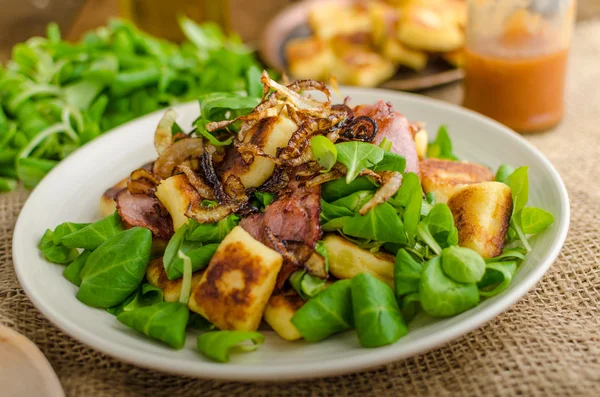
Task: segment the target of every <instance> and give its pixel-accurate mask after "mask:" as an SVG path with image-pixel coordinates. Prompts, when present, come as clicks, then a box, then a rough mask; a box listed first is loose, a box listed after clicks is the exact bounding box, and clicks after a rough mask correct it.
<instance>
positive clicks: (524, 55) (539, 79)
mask: <svg viewBox="0 0 600 397" xmlns="http://www.w3.org/2000/svg"><path fill="white" fill-rule="evenodd" d="M565 32H567V30H566V29H557V28H556V27H552V26H551V25H550V24H548V23H546V21H544V20H543V19H542V18H541V17H539V16H536V15H532V14H530V13H528V12H527V11H525V10H522V12H517V13H515V14H514V15H513V17H512V18H509V21H508V23H507V24H506V25H505V26H504V31H503V33H501V34H500V35H498V36H495V37H490V36H488V37H474V38H472V40H470V42H469V43H468V44H467V48H466V51H465V53H466V57H465V82H464V87H465V98H464V103H463V104H464V106H466V107H468V108H470V109H472V110H475V111H477V112H479V113H483V114H485V115H486V116H489V117H491V118H493V119H495V120H497V121H499V122H501V123H503V124H505V125H507V126H508V127H510V128H512V129H514V130H516V131H518V132H521V133H531V132H538V131H543V130H547V129H549V128H551V127H553V126H555V125H556V124H558V123H559V122H560V120H561V119H562V117H563V115H564V102H563V101H564V90H565V77H566V69H567V58H568V40H564V37H565Z"/></svg>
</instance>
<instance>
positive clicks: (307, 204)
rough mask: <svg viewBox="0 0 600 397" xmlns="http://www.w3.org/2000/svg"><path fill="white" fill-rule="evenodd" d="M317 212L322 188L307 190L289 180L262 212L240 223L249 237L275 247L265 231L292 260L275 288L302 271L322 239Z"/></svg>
mask: <svg viewBox="0 0 600 397" xmlns="http://www.w3.org/2000/svg"><path fill="white" fill-rule="evenodd" d="M292 179H293V178H292ZM320 212H321V187H320V186H314V187H311V188H307V187H305V186H304V182H298V181H295V180H292V181H291V182H290V183H289V184H288V187H287V189H286V190H285V191H283V192H281V193H280V194H279V198H278V199H277V200H275V201H274V202H273V203H271V204H270V205H268V206H267V208H266V209H265V212H263V213H260V214H254V215H251V216H249V217H247V218H245V219H242V221H241V222H240V226H241V227H243V228H244V230H246V231H247V232H248V233H250V235H251V236H252V237H254V238H255V239H256V240H258V241H260V242H262V243H263V244H265V245H266V246H268V247H271V248H274V247H273V246H272V243H271V242H270V241H269V238H268V236H267V233H266V229H267V228H268V229H269V230H270V231H271V233H273V235H274V236H275V237H276V238H277V240H279V241H281V242H282V243H283V244H284V245H285V246H286V249H287V251H288V252H289V253H290V254H291V256H292V257H293V259H294V261H290V260H284V263H283V267H282V269H281V271H280V272H279V275H278V277H277V287H278V288H281V287H282V286H283V283H284V282H285V280H287V279H288V277H289V276H290V275H291V274H292V273H293V272H294V271H296V270H298V269H300V268H302V265H303V264H304V263H305V262H306V261H307V260H308V258H309V257H310V256H311V255H312V253H313V251H314V248H315V245H316V244H317V241H319V239H320V238H321V226H320V223H319V215H320ZM294 262H295V263H294Z"/></svg>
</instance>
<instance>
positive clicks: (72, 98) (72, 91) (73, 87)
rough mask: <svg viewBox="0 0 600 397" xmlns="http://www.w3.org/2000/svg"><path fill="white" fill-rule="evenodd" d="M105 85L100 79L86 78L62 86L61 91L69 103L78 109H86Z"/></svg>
mask: <svg viewBox="0 0 600 397" xmlns="http://www.w3.org/2000/svg"><path fill="white" fill-rule="evenodd" d="M105 86H106V85H105V84H104V83H103V82H102V81H100V80H87V79H86V80H80V81H78V82H75V83H71V84H69V85H68V86H66V87H64V89H63V90H64V91H63V92H64V95H65V99H66V101H67V103H68V104H69V105H71V106H75V107H78V108H79V109H87V108H89V107H90V105H91V104H92V102H94V99H96V97H97V96H98V95H99V94H100V92H101V91H102V90H103V89H104V87H105Z"/></svg>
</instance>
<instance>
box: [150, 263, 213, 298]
mask: <svg viewBox="0 0 600 397" xmlns="http://www.w3.org/2000/svg"><path fill="white" fill-rule="evenodd" d="M201 278H202V271H198V272H194V273H192V289H193V288H194V287H195V286H196V285H198V283H199V282H200V279H201ZM146 280H148V283H150V284H152V285H153V286H155V287H156V288H160V289H161V290H162V291H163V294H164V299H165V301H166V302H178V301H179V295H180V294H181V284H182V283H183V278H178V279H175V280H169V278H168V277H167V273H166V272H165V266H164V264H163V260H162V258H156V259H153V260H151V261H150V263H149V264H148V269H147V270H146Z"/></svg>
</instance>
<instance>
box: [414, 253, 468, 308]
mask: <svg viewBox="0 0 600 397" xmlns="http://www.w3.org/2000/svg"><path fill="white" fill-rule="evenodd" d="M419 300H420V302H421V306H422V307H423V310H425V312H426V313H427V314H429V315H430V316H434V317H448V316H454V315H456V314H459V313H462V312H464V311H466V310H469V309H471V308H472V307H475V306H477V304H478V303H479V290H478V289H477V284H474V283H470V284H463V283H457V282H456V281H453V280H452V279H450V278H449V277H447V276H446V274H444V271H443V270H442V260H441V257H439V256H438V257H435V258H433V259H431V260H430V261H429V262H427V263H426V264H425V268H424V269H423V274H422V276H421V282H420V284H419Z"/></svg>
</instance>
